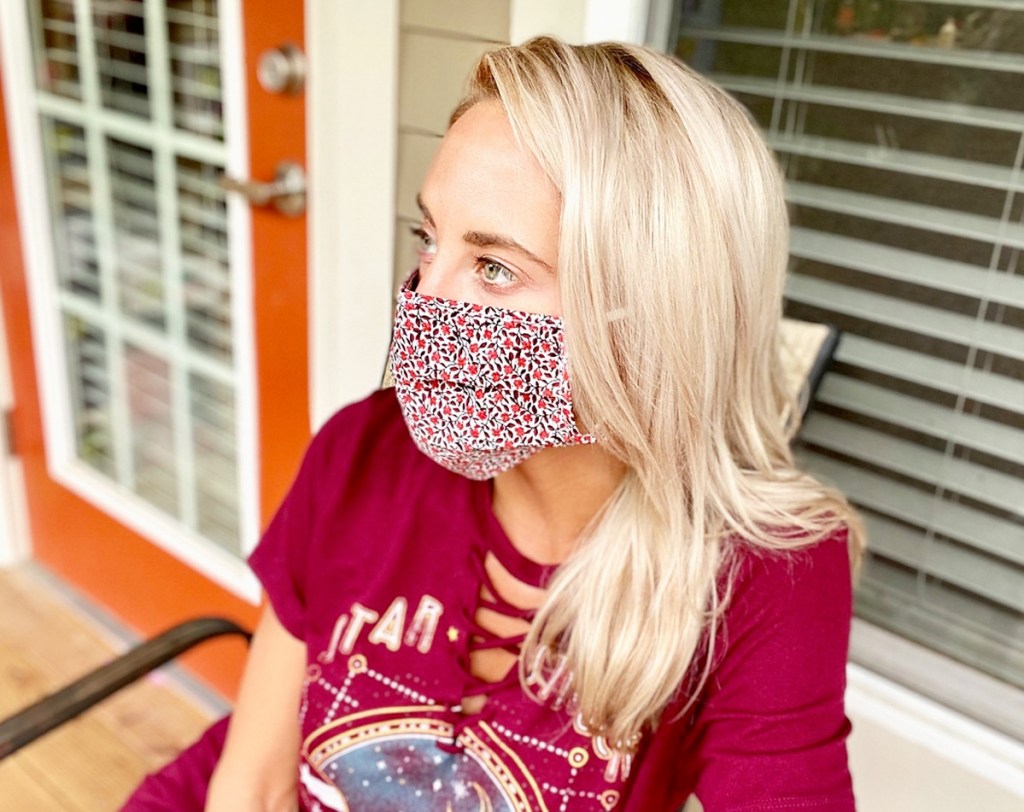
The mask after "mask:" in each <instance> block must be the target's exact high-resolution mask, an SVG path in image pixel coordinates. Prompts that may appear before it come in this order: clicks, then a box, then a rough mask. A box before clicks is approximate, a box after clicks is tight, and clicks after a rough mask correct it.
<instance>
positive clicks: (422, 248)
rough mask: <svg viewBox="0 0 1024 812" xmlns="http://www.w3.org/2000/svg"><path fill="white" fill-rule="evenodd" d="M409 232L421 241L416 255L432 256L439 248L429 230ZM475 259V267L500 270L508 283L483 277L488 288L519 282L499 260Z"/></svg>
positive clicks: (421, 229) (478, 257) (483, 282)
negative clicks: (495, 281) (434, 250)
mask: <svg viewBox="0 0 1024 812" xmlns="http://www.w3.org/2000/svg"><path fill="white" fill-rule="evenodd" d="M409 230H410V231H411V232H412V235H413V236H414V237H416V238H417V239H418V240H419V245H417V246H416V253H417V254H419V255H420V256H421V257H422V256H423V255H430V254H432V253H433V250H432V249H435V248H436V247H437V244H436V243H435V242H434V238H433V237H431V236H430V234H429V233H428V232H427V230H426V229H425V228H423V227H422V226H413V227H412V228H410V229H409ZM473 259H474V263H475V265H476V266H478V267H486V266H488V265H493V266H494V267H496V268H499V269H500V272H501V273H502V274H504V276H505V279H506V281H505V283H503V284H495V283H494V282H489V281H488V280H486V279H484V278H482V275H481V283H482V284H483V285H484V286H486V287H488V288H491V289H497V288H507V287H508V286H509V285H512V284H515V283H516V282H518V281H519V279H518V277H517V276H516V275H515V273H513V272H512V271H511V270H509V268H507V267H506V266H505V265H503V264H502V263H500V262H498V261H497V260H494V259H491V258H490V257H485V256H477V257H474V258H473Z"/></svg>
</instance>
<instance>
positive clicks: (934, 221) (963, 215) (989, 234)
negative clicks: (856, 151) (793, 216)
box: [786, 181, 1024, 248]
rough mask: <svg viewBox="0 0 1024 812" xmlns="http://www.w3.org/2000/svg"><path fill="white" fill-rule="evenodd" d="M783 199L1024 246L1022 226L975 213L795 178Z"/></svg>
mask: <svg viewBox="0 0 1024 812" xmlns="http://www.w3.org/2000/svg"><path fill="white" fill-rule="evenodd" d="M786 199H787V200H788V201H789V202H790V203H795V204H797V205H800V206H811V207H813V208H817V209H823V210H825V211H831V212H836V213H837V214H847V215H851V216H853V217H863V218H866V219H869V220H878V221H880V222H883V223H893V224H895V225H901V226H910V227H911V228H919V229H922V230H925V231H934V232H937V233H939V234H948V235H950V236H954V237H966V238H968V239H971V240H984V241H986V242H998V243H1001V244H1003V245H1010V246H1013V247H1014V248H1024V226H1022V225H1020V224H1017V223H1006V222H1002V221H1000V220H997V219H995V218H992V217H984V216H982V215H979V214H970V213H968V212H963V211H955V210H953V209H946V208H942V207H940V206H928V205H925V204H923V203H908V202H906V201H903V200H894V199H893V198H890V197H883V196H881V195H872V194H865V193H863V192H851V191H848V190H846V189H837V188H835V187H832V186H819V185H816V184H813V183H799V182H795V181H790V182H788V183H787V184H786Z"/></svg>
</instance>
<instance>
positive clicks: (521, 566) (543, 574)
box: [463, 482, 557, 713]
mask: <svg viewBox="0 0 1024 812" xmlns="http://www.w3.org/2000/svg"><path fill="white" fill-rule="evenodd" d="M477 494H478V498H477V509H478V515H479V517H480V528H481V543H480V544H479V545H477V548H476V550H475V555H474V558H473V574H474V581H475V584H476V592H475V601H473V602H472V604H471V605H469V606H467V616H466V622H467V631H468V640H467V646H466V657H465V662H464V664H463V665H464V667H465V671H466V678H467V681H466V686H465V688H464V691H463V698H464V699H471V698H476V697H480V698H482V699H486V698H487V697H489V696H491V695H492V694H494V693H495V692H497V691H499V690H502V689H504V688H506V687H508V686H509V685H511V684H514V683H517V682H518V679H519V675H518V667H517V662H516V660H517V658H518V656H519V652H520V649H521V647H522V644H523V641H524V640H525V638H526V633H527V631H528V628H529V624H530V622H531V621H532V620H533V617H534V615H535V614H536V610H537V607H538V606H539V605H540V603H541V601H542V600H543V597H544V595H543V590H544V588H545V586H546V584H547V582H548V580H549V579H550V577H551V575H552V573H553V572H554V570H555V568H556V566H557V565H554V564H542V563H540V562H537V561H534V560H533V559H531V558H529V557H527V556H526V555H524V554H523V553H521V552H520V551H519V550H518V549H516V547H515V545H514V544H513V543H512V541H511V539H509V537H508V535H507V534H506V533H505V530H504V529H503V528H502V526H501V524H500V523H499V522H498V519H497V517H496V516H495V515H494V511H493V505H492V484H491V483H490V482H487V483H481V486H480V488H479V490H478V491H477ZM496 580H502V581H504V582H505V584H504V586H502V585H499V584H496V583H495V581H496ZM497 651H502V652H506V654H505V655H498V654H489V653H488V652H497ZM506 661H507V664H508V667H507V668H506V667H505V666H504V663H505V662H506ZM488 671H491V672H492V674H491V675H492V676H496V675H497V676H496V678H495V679H488V678H487V676H485V675H486V674H487V672H488ZM498 674H500V675H498ZM465 704H466V705H469V706H472V705H474V704H481V703H480V702H479V701H477V702H475V703H474V702H469V703H465ZM464 710H465V712H466V713H473V712H474V710H473V709H471V708H465V709H464ZM475 710H479V708H476V709H475Z"/></svg>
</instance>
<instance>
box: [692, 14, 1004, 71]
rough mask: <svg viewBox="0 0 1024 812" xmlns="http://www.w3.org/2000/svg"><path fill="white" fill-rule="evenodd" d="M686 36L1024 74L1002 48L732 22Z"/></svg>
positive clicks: (693, 28)
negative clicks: (943, 45)
mask: <svg viewBox="0 0 1024 812" xmlns="http://www.w3.org/2000/svg"><path fill="white" fill-rule="evenodd" d="M686 36H687V37H692V38H694V39H703V40H707V41H711V42H728V43H737V44H744V45H761V46H767V47H770V48H788V49H790V50H803V51H821V52H830V53H837V54H850V55H853V56H864V57H869V58H877V59H893V60H898V61H905V62H922V63H928V64H935V65H949V66H951V67H959V68H972V69H975V70H991V71H1000V72H1004V73H1024V59H1022V58H1021V57H1019V56H1017V55H1016V54H1008V53H1000V52H998V51H982V50H975V49H970V50H968V49H953V48H938V47H935V46H929V45H926V44H920V45H917V44H906V43H896V42H886V41H884V40H878V39H874V40H872V39H866V38H861V37H848V36H829V35H827V34H803V33H800V34H789V33H787V32H786V31H784V30H780V29H772V28H741V27H736V26H728V25H724V26H720V27H718V28H695V27H693V26H687V28H686ZM1011 81H1012V80H1011Z"/></svg>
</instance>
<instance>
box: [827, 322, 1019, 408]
mask: <svg viewBox="0 0 1024 812" xmlns="http://www.w3.org/2000/svg"><path fill="white" fill-rule="evenodd" d="M835 359H836V361H838V362H841V363H844V364H850V365H851V366H855V367H860V368H861V369H866V370H870V371H872V372H878V373H881V374H884V375H891V376H893V377H897V378H902V379H903V380H906V381H910V382H912V383H916V384H919V385H923V386H930V387H932V388H933V389H937V390H939V391H942V392H947V393H949V394H953V395H956V394H959V393H960V392H961V391H963V392H967V393H969V396H970V398H971V399H972V400H976V401H978V402H980V403H986V404H989V405H991V406H997V407H999V408H1001V409H1007V410H1010V411H1019V410H1020V409H1021V407H1022V404H1024V381H1018V380H1014V379H1013V378H1008V377H1006V376H1005V375H997V374H996V373H993V372H988V371H986V370H983V369H965V368H964V366H963V364H958V363H956V362H954V361H947V360H946V359H944V358H935V357H934V356H931V355H925V354H923V353H919V352H915V351H914V350H908V349H906V348H904V347H896V346H893V345H892V344H883V343H882V342H880V341H872V340H871V339H870V338H865V337H863V336H859V335H855V334H853V333H845V334H844V335H843V336H842V338H841V339H840V341H839V347H838V349H837V350H836V354H835Z"/></svg>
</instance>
